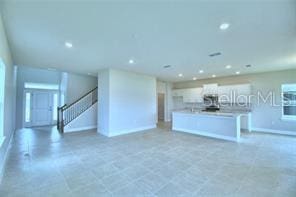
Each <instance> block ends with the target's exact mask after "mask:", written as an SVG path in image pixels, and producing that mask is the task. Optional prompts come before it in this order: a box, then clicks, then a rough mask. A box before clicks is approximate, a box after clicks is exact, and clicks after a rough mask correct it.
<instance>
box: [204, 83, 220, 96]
mask: <svg viewBox="0 0 296 197" xmlns="http://www.w3.org/2000/svg"><path fill="white" fill-rule="evenodd" d="M205 94H218V84H216V83H212V84H204V85H203V95H205Z"/></svg>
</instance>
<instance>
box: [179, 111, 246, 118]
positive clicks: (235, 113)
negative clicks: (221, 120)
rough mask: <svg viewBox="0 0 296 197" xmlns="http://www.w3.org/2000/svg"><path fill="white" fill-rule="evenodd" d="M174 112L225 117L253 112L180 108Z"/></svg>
mask: <svg viewBox="0 0 296 197" xmlns="http://www.w3.org/2000/svg"><path fill="white" fill-rule="evenodd" d="M173 113H181V114H191V115H207V116H223V117H237V116H241V115H248V114H249V113H251V112H250V111H241V110H232V111H229V110H221V111H217V112H208V111H202V110H196V111H193V112H192V111H190V110H179V111H173Z"/></svg>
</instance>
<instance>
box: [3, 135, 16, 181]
mask: <svg viewBox="0 0 296 197" xmlns="http://www.w3.org/2000/svg"><path fill="white" fill-rule="evenodd" d="M13 137H14V132H13V133H12V134H11V136H10V139H9V142H8V145H7V148H6V150H5V151H4V157H3V165H2V166H0V185H1V183H2V179H3V175H4V172H5V166H6V163H7V158H8V154H9V150H10V148H11V143H12V139H13Z"/></svg>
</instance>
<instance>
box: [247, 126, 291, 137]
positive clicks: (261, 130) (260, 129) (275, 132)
mask: <svg viewBox="0 0 296 197" xmlns="http://www.w3.org/2000/svg"><path fill="white" fill-rule="evenodd" d="M252 131H255V132H261V133H273V134H281V135H292V136H296V131H295V132H294V131H282V130H276V129H266V128H257V127H253V128H252Z"/></svg>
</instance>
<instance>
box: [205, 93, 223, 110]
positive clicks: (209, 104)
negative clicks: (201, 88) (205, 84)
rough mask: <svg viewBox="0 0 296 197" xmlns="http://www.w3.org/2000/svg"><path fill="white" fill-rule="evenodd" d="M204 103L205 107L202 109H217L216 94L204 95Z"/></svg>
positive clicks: (217, 100)
mask: <svg viewBox="0 0 296 197" xmlns="http://www.w3.org/2000/svg"><path fill="white" fill-rule="evenodd" d="M203 99H204V105H205V106H206V108H205V109H204V110H203V111H219V110H220V107H219V98H218V95H217V94H206V95H204V98H203Z"/></svg>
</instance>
